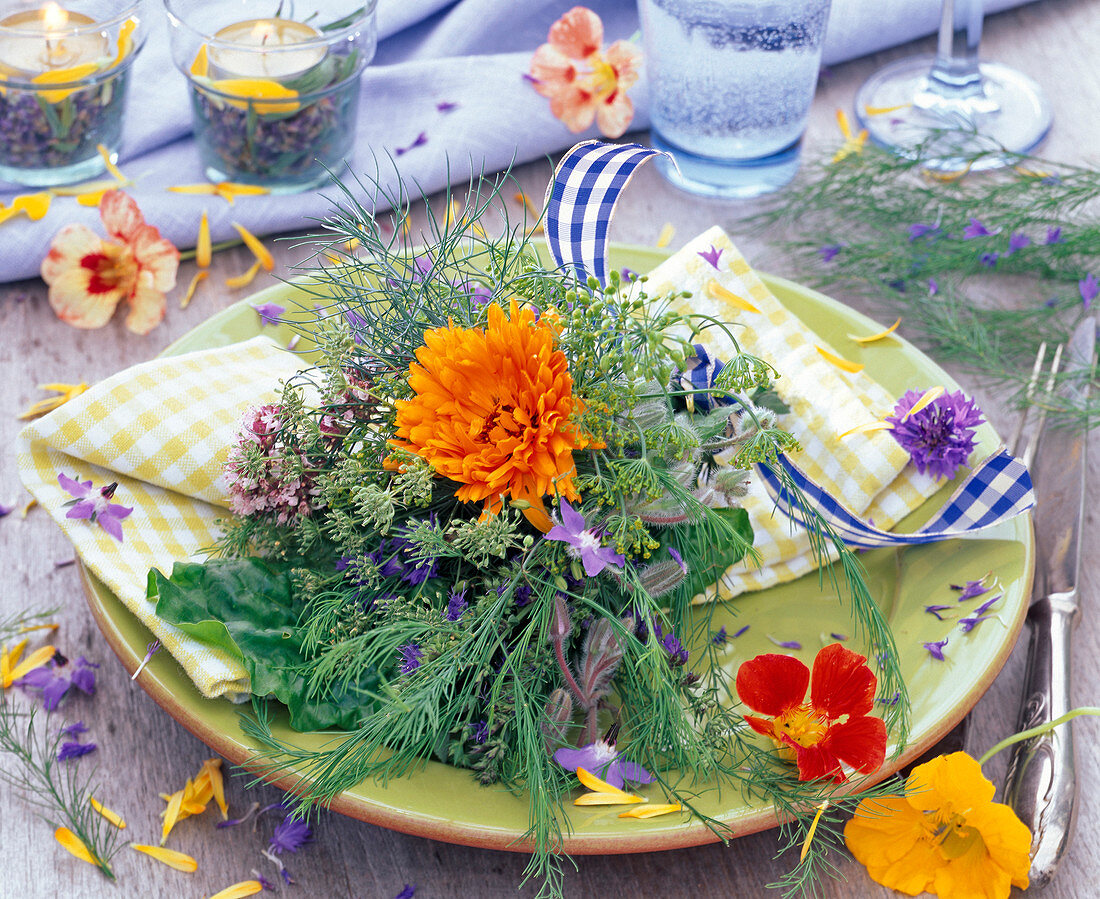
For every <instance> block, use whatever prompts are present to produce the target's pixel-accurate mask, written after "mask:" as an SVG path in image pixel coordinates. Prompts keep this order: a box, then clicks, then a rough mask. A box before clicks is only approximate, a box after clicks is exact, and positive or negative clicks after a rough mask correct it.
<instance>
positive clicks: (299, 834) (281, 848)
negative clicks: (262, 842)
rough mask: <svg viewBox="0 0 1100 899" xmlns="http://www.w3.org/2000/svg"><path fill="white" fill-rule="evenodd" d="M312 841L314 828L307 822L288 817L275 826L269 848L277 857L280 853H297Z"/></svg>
mask: <svg viewBox="0 0 1100 899" xmlns="http://www.w3.org/2000/svg"><path fill="white" fill-rule="evenodd" d="M312 839H313V828H311V827H310V826H309V825H308V824H307V823H306V822H305V821H299V820H296V819H294V818H291V817H289V816H288V817H286V818H284V819H283V820H282V821H281V822H280V823H279V824H276V825H275V832H274V833H272V834H271V845H270V846H268V848H269V849H270V850H271V851H272V852H274V853H275V854H276V855H278V854H279V853H280V852H297V851H298V850H299V849H301V848H302V847H303V846H304V845H305V844H306V843H308V842H309V841H310V840H312Z"/></svg>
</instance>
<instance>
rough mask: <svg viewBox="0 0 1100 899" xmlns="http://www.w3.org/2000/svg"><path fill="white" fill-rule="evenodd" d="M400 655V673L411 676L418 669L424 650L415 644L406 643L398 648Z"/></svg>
mask: <svg viewBox="0 0 1100 899" xmlns="http://www.w3.org/2000/svg"><path fill="white" fill-rule="evenodd" d="M397 651H398V652H400V653H401V673H402V674H412V673H413V672H414V671H415V670H416V669H417V668H419V667H420V660H421V659H422V658H424V650H423V649H421V648H420V645H419V644H417V643H406V644H404V645H403V646H400V647H398V650H397Z"/></svg>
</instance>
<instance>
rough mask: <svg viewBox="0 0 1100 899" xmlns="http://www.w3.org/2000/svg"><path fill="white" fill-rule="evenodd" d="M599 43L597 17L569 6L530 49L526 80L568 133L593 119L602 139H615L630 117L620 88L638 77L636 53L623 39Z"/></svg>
mask: <svg viewBox="0 0 1100 899" xmlns="http://www.w3.org/2000/svg"><path fill="white" fill-rule="evenodd" d="M602 47H603V22H602V21H601V20H600V17H599V16H598V15H596V14H595V13H594V12H592V10H590V9H585V8H584V7H583V6H574V7H573V8H572V9H571V10H569V12H567V13H566V14H565V15H564V16H562V17H561V18H560V19H558V21H556V22H555V23H554V24H553V25H551V26H550V33H549V35H547V43H545V44H543V45H542V46H541V47H539V48H538V50H536V51H535V55H534V56H533V57H532V58H531V79H532V81H533V83H534V86H535V90H537V91H538V92H539V93H540V94H542V96H544V97H548V98H549V99H550V111H551V112H552V113H553V114H554V115H555V116H556V117H557V118H558V119H560V120H561V121H562V123H563V124H564V125H565V127H566V128H568V129H569V130H570V131H572V132H573V133H574V134H575V133H577V132H578V131H583V130H584V129H585V128H587V127H588V126H589V125H591V124H592V120H593V119H595V120H596V124H597V125H599V127H600V131H601V132H602V133H603V134H604V135H605V136H606V137H619V136H620V135H622V134H624V133H625V132H626V129H627V127H628V126H629V125H630V122H631V120H632V119H633V118H634V104H633V103H631V102H630V98H629V97H628V96H627V95H626V91H627V90H628V89H629V88H630V87H631V86H632V85H633V84H634V82H636V81H637V80H638V65H639V62H640V61H641V53H640V52H639V50H638V48H637V47H635V46H634V45H633V44H631V43H630V42H629V41H615V43H613V44H612V45H611V46H609V47H608V48H607V50H606V52H604V51H603V50H602Z"/></svg>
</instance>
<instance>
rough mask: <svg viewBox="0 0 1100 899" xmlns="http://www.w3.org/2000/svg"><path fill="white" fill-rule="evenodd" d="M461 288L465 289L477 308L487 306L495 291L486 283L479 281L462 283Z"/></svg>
mask: <svg viewBox="0 0 1100 899" xmlns="http://www.w3.org/2000/svg"><path fill="white" fill-rule="evenodd" d="M461 289H462V290H465V291H466V293H467V294H469V297H470V299H471V301H473V304H474V306H475V307H477V308H479V309H480V308H481V307H482V306H487V305H489V303H491V302H492V301H493V291H492V290H491V289H490V288H488V287H486V286H485V285H484V284H479V283H478V282H477V281H467V282H466V283H465V284H463V285H461Z"/></svg>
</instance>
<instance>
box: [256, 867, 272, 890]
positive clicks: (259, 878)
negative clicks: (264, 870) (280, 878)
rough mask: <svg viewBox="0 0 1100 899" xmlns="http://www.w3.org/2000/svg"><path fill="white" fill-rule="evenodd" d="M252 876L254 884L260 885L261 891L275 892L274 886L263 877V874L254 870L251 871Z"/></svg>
mask: <svg viewBox="0 0 1100 899" xmlns="http://www.w3.org/2000/svg"><path fill="white" fill-rule="evenodd" d="M252 876H253V877H254V878H255V879H256V882H257V883H258V884H259V885H260V888H261V889H264V890H270V891H271V892H273V893H274V892H275V891H276V890H275V884H273V883H272V882H271V881H270V880H268V879H267V878H266V877H264V876H263V874H261V873H260V872H259V871H257V870H256V869H255V868H253V869H252Z"/></svg>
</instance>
